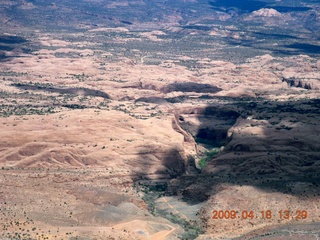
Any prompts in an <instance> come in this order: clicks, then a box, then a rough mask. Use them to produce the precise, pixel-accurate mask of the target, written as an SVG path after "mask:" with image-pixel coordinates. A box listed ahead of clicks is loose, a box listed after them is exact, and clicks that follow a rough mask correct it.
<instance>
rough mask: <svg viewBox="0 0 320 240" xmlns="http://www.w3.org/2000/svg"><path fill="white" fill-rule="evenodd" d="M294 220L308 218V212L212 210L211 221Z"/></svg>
mask: <svg viewBox="0 0 320 240" xmlns="http://www.w3.org/2000/svg"><path fill="white" fill-rule="evenodd" d="M274 218H277V219H279V220H281V219H288V220H289V219H295V220H303V219H307V218H308V212H307V211H306V210H303V209H301V210H300V209H299V210H294V211H290V210H280V211H278V212H273V211H271V210H263V211H250V210H249V211H248V210H242V211H235V210H213V211H212V219H217V220H219V219H220V220H221V219H230V220H232V219H268V220H270V219H274Z"/></svg>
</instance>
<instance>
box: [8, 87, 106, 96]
mask: <svg viewBox="0 0 320 240" xmlns="http://www.w3.org/2000/svg"><path fill="white" fill-rule="evenodd" d="M12 86H15V87H17V88H19V89H22V90H27V91H29V90H32V91H43V92H50V93H59V94H74V95H83V96H92V97H102V98H105V99H109V98H110V96H109V94H107V93H105V92H103V91H100V90H95V89H89V88H58V87H54V86H51V85H48V86H47V85H35V84H26V83H14V84H12Z"/></svg>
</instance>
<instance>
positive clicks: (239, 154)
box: [137, 98, 320, 204]
mask: <svg viewBox="0 0 320 240" xmlns="http://www.w3.org/2000/svg"><path fill="white" fill-rule="evenodd" d="M228 100H229V103H225V104H218V105H217V104H215V105H210V106H207V107H204V108H199V107H194V108H190V109H188V110H184V111H183V112H180V113H179V124H180V126H181V127H182V128H183V129H184V130H185V131H187V132H189V133H190V134H191V135H192V136H193V137H194V138H195V139H196V140H198V141H199V140H200V142H201V141H202V142H206V143H207V145H209V148H210V147H212V148H213V147H221V146H223V148H221V151H220V152H219V153H218V154H217V155H216V156H214V157H213V158H212V159H211V160H210V161H209V162H208V163H207V166H206V167H205V168H203V169H202V170H201V172H200V173H197V172H193V173H191V174H190V173H188V174H186V173H185V171H186V169H187V168H188V163H187V164H186V163H185V166H184V167H182V163H183V159H182V158H181V156H180V154H179V152H178V151H177V150H176V149H171V150H170V151H168V152H167V153H165V154H164V155H163V158H162V159H161V160H160V159H158V161H159V160H160V162H161V164H163V165H165V166H166V168H167V170H166V171H165V172H163V174H164V175H167V177H170V178H174V181H171V182H170V183H168V188H167V194H168V195H176V196H180V197H182V198H183V199H185V200H186V201H187V202H189V203H190V204H195V203H199V202H203V201H205V200H207V199H208V198H209V197H210V196H211V195H213V194H216V193H218V192H219V191H221V190H222V189H223V188H221V185H222V184H225V183H227V184H230V185H240V186H242V185H250V186H254V187H256V188H259V189H262V190H263V191H266V192H282V193H285V194H290V195H294V196H297V197H301V198H304V197H319V196H320V178H319V176H320V142H319V132H317V131H314V132H312V131H311V130H310V129H313V128H314V127H316V125H317V123H318V121H319V119H320V100H319V99H303V100H296V101H294V100H292V101H283V102H278V101H274V100H269V99H263V98H259V99H246V100H243V99H241V98H234V99H233V100H232V98H228ZM188 119H189V120H190V121H189V120H188ZM192 119H196V120H198V121H199V122H200V125H199V126H192V124H191V123H192V122H193V121H192ZM188 121H189V122H188ZM239 121H240V122H239ZM241 121H242V122H241ZM234 124H236V125H237V126H238V127H239V126H240V127H241V128H243V129H244V130H243V132H240V133H237V132H236V131H235V130H232V131H229V129H230V128H231V127H232V126H233V125H234ZM241 124H243V125H241ZM259 127H261V129H262V130H263V132H261V133H260V134H256V133H255V132H254V131H253V129H255V128H259ZM246 129H247V130H246ZM250 129H251V130H252V132H250V131H251V130H250ZM228 131H229V132H228ZM245 132H247V133H246V134H244V133H245ZM230 133H231V134H230ZM304 133H306V134H308V136H304V135H303V134H304ZM237 134H238V135H237ZM144 159H145V160H144V161H145V162H143V166H146V169H141V172H140V173H139V174H140V175H139V174H137V176H138V177H139V178H140V179H142V176H143V175H144V173H146V172H147V171H148V169H147V166H148V162H149V160H148V158H144ZM150 166H151V165H150ZM149 180H150V179H149ZM156 180H159V179H156ZM296 183H303V186H305V187H299V188H293V187H292V186H293V185H294V184H296Z"/></svg>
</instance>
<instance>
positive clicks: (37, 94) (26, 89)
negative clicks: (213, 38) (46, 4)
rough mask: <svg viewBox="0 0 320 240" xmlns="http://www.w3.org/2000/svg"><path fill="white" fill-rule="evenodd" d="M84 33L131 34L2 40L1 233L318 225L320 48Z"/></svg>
mask: <svg viewBox="0 0 320 240" xmlns="http://www.w3.org/2000/svg"><path fill="white" fill-rule="evenodd" d="M6 2H7V3H8V4H10V3H11V1H6ZM126 4H128V3H126ZM25 7H26V8H31V7H32V6H31V5H30V6H29V5H28V6H25ZM115 7H118V5H116V4H113V5H112V4H110V5H108V6H107V8H115ZM258 13H259V14H258ZM258 13H257V12H256V15H258V16H260V15H262V16H264V15H268V13H265V12H261V11H260V12H258ZM273 14H275V15H276V16H277V17H279V16H278V15H277V12H273ZM272 16H273V15H272ZM93 33H94V34H96V33H99V34H106V33H111V34H115V35H116V37H115V41H116V42H117V41H118V43H121V44H126V41H129V42H130V41H131V40H130V39H131V37H132V36H129V35H127V34H131V32H130V31H129V30H128V29H125V28H114V29H113V28H98V27H97V28H94V27H91V28H89V27H87V29H82V32H81V33H73V34H70V35H68V37H67V38H66V39H64V38H63V37H61V36H60V37H56V36H55V34H47V33H42V31H40V30H39V31H34V32H32V34H29V36H30V39H28V41H29V42H26V43H24V42H22V43H21V44H16V45H15V48H14V49H11V50H10V51H9V50H6V48H3V49H1V50H0V51H1V55H3V56H5V60H3V61H1V64H0V72H1V82H0V89H1V91H0V114H1V118H0V131H1V139H0V209H1V211H0V223H1V225H0V236H1V237H0V238H1V239H179V238H182V239H192V237H193V238H194V237H198V239H226V238H236V237H239V238H241V236H243V237H242V238H243V239H245V238H247V239H249V238H250V237H251V236H252V235H250V234H253V233H255V234H256V236H260V237H262V236H265V235H267V234H270V235H272V234H273V235H274V236H279V238H278V239H280V237H283V238H285V236H287V235H286V234H288V235H289V234H291V236H297V235H298V234H299V230H295V229H294V227H292V228H290V226H295V225H292V224H296V225H299V227H300V229H303V230H304V231H305V232H308V233H310V234H309V235H306V238H304V239H314V238H312V237H316V238H319V237H320V233H319V231H318V229H319V226H320V225H319V222H320V179H319V176H320V159H319V158H320V141H319V139H320V136H319V134H320V128H319V117H320V101H319V97H320V96H319V89H320V81H319V80H320V60H318V59H316V58H313V57H310V56H307V55H295V56H282V57H274V56H272V55H270V54H264V55H260V56H256V57H252V58H248V59H247V60H246V61H245V62H241V63H235V62H231V61H227V60H213V59H210V58H193V57H189V56H185V55H180V56H178V57H177V58H175V59H162V58H156V57H154V55H152V54H149V55H148V54H147V53H142V52H141V51H140V50H138V49H131V50H130V54H131V55H130V56H125V55H124V54H121V53H119V52H116V51H115V50H114V49H111V50H110V49H109V50H108V49H106V50H101V49H100V48H99V46H100V45H101V44H100V43H101V42H99V41H91V42H90V41H89V40H88V39H89V38H90V36H92V35H91V34H93ZM66 34H67V33H66ZM117 34H118V35H117ZM8 36H9V38H10V35H5V37H3V38H4V39H6V37H8ZM82 36H83V37H84V38H86V39H85V40H83V41H80V40H79V39H80V38H81V37H82ZM161 36H162V37H165V33H164V32H162V31H149V32H144V33H141V34H140V33H139V34H138V37H141V38H142V39H143V41H154V42H158V41H159V42H165V41H166V40H163V39H162V38H160V37H161ZM135 37H136V38H137V36H135ZM70 39H75V40H74V41H72V40H70ZM146 39H147V40H146ZM160 39H161V40H160ZM30 42H32V44H36V46H37V48H34V49H33V51H32V52H26V51H24V50H23V49H24V47H26V46H28V44H29V43H30ZM124 46H126V45H124ZM123 51H127V50H126V47H124V49H123ZM158 54H159V56H160V55H161V53H158ZM128 55H129V53H128ZM151 55H152V56H151ZM132 56H133V57H132ZM163 58H165V57H163ZM159 59H160V60H159ZM152 61H159V62H158V64H152ZM191 63H192V66H190V65H188V64H191ZM210 152H214V153H215V154H212V155H210ZM206 155H208V156H206ZM208 157H209V158H208ZM203 159H206V160H203ZM204 161H205V164H204V165H203V162H204ZM162 187H165V188H164V189H162ZM159 189H160V190H159ZM159 192H160V194H159ZM152 196H156V198H158V199H157V200H155V199H152ZM179 202H180V204H179ZM221 210H222V211H227V210H228V211H229V210H230V211H231V210H234V211H237V212H238V214H240V213H242V212H243V211H248V212H250V211H253V212H254V213H255V216H254V217H252V218H246V219H243V218H242V217H238V216H240V215H238V216H237V217H236V219H218V220H217V219H214V217H213V216H214V211H221ZM267 210H270V211H272V213H273V216H272V217H270V218H263V217H261V216H260V215H259V214H261V212H262V211H267ZM285 210H290V211H291V212H292V213H290V217H289V218H280V216H279V215H278V213H279V211H285ZM302 211H304V212H307V213H308V216H305V215H301V217H300V218H299V217H297V214H299V213H298V212H302ZM304 212H303V213H304ZM290 224H291V225H290ZM312 224H313V225H312ZM301 231H302V230H301ZM271 233H272V234H271ZM246 234H247V235H246ZM263 234H265V235H263ZM188 236H190V237H188ZM275 239H276V238H275Z"/></svg>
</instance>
